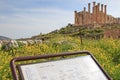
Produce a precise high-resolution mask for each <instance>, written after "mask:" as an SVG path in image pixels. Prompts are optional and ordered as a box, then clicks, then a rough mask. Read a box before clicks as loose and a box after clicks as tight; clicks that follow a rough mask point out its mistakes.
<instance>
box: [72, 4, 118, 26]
mask: <svg viewBox="0 0 120 80" xmlns="http://www.w3.org/2000/svg"><path fill="white" fill-rule="evenodd" d="M91 9H92V10H91ZM74 14H75V25H76V26H82V25H96V24H97V25H102V24H112V23H120V19H119V18H115V17H113V16H111V15H108V14H107V5H103V4H100V3H97V4H96V2H93V6H92V8H91V4H90V3H88V11H87V10H86V7H84V10H83V11H81V12H77V11H74Z"/></svg>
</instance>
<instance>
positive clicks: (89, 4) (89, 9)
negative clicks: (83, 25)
mask: <svg viewBox="0 0 120 80" xmlns="http://www.w3.org/2000/svg"><path fill="white" fill-rule="evenodd" d="M88 13H90V3H88Z"/></svg>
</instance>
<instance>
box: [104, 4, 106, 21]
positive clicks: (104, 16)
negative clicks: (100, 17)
mask: <svg viewBox="0 0 120 80" xmlns="http://www.w3.org/2000/svg"><path fill="white" fill-rule="evenodd" d="M104 14H105V15H104V22H105V23H107V5H104Z"/></svg>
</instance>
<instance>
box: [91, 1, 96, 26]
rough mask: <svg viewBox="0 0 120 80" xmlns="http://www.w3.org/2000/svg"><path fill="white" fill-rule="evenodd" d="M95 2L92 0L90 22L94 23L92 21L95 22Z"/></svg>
mask: <svg viewBox="0 0 120 80" xmlns="http://www.w3.org/2000/svg"><path fill="white" fill-rule="evenodd" d="M95 4H96V2H93V8H92V24H94V22H95V11H96V10H95V9H96V8H95Z"/></svg>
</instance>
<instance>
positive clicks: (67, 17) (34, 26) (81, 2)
mask: <svg viewBox="0 0 120 80" xmlns="http://www.w3.org/2000/svg"><path fill="white" fill-rule="evenodd" d="M93 1H96V2H97V3H99V2H100V3H102V4H106V5H107V13H108V14H110V15H113V16H114V17H120V0H0V36H7V37H10V38H14V39H16V38H26V37H31V36H34V35H38V34H40V33H48V32H51V31H53V30H56V29H60V28H61V27H65V26H66V25H67V24H68V23H71V24H73V23H74V11H75V10H77V11H81V10H83V7H87V6H88V5H87V4H88V3H92V2H93Z"/></svg>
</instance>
